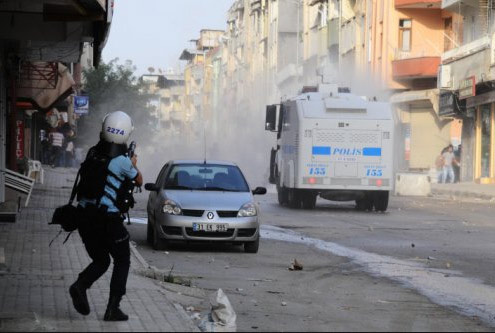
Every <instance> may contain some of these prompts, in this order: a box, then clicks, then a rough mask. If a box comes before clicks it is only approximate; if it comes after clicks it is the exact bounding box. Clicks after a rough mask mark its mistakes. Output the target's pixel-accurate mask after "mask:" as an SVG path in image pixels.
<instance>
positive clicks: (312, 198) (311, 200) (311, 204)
mask: <svg viewBox="0 0 495 333" xmlns="http://www.w3.org/2000/svg"><path fill="white" fill-rule="evenodd" d="M316 197H317V195H316V194H313V193H303V194H302V206H303V208H304V209H314V208H315V207H316Z"/></svg>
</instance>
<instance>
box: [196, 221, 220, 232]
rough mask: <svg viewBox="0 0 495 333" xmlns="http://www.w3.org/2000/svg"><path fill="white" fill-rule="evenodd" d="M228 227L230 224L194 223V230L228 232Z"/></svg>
mask: <svg viewBox="0 0 495 333" xmlns="http://www.w3.org/2000/svg"><path fill="white" fill-rule="evenodd" d="M228 228H229V225H228V224H218V223H193V231H205V232H226V231H227V229H228Z"/></svg>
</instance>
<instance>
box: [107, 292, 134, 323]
mask: <svg viewBox="0 0 495 333" xmlns="http://www.w3.org/2000/svg"><path fill="white" fill-rule="evenodd" d="M121 299H122V297H120V296H110V299H109V300H108V306H107V311H106V312H105V316H104V317H103V320H104V321H126V320H128V319H129V316H128V315H126V314H125V313H123V312H122V310H120V308H119V305H120V300H121Z"/></svg>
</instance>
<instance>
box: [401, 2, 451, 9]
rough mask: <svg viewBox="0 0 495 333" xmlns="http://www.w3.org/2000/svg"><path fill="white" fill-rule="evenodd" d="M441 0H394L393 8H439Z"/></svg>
mask: <svg viewBox="0 0 495 333" xmlns="http://www.w3.org/2000/svg"><path fill="white" fill-rule="evenodd" d="M440 7H442V0H395V8H426V9H430V8H440Z"/></svg>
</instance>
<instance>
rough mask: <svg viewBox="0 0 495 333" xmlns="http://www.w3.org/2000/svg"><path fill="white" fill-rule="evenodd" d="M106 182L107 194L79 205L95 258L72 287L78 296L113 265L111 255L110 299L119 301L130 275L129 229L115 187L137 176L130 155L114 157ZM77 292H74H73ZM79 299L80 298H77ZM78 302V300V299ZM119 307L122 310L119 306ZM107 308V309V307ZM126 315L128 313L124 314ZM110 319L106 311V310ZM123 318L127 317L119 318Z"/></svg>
mask: <svg viewBox="0 0 495 333" xmlns="http://www.w3.org/2000/svg"><path fill="white" fill-rule="evenodd" d="M108 171H109V173H108V176H107V182H108V183H110V185H108V184H107V185H106V186H105V188H104V192H105V194H104V196H103V197H102V198H101V199H100V200H99V201H100V202H99V204H98V203H97V201H96V200H88V199H85V198H81V199H80V200H79V205H78V209H79V211H80V216H81V221H80V222H79V234H80V236H81V239H82V241H83V243H84V245H85V247H86V250H87V252H88V254H89V256H90V258H91V259H92V262H91V264H89V266H88V267H86V269H85V270H84V271H82V272H81V273H80V274H79V278H78V280H77V281H76V283H75V284H74V285H75V286H76V287H74V288H73V290H70V291H71V296H72V297H73V299H74V297H79V298H77V300H79V301H80V299H81V294H77V293H78V292H79V293H81V292H84V297H86V295H85V290H86V289H89V288H90V287H91V286H92V285H93V283H94V282H95V281H96V280H98V279H99V278H100V277H101V276H102V275H103V274H105V272H106V271H107V270H108V267H109V266H110V257H112V258H113V260H114V268H113V273H112V279H111V282H110V301H109V307H110V303H111V302H112V300H114V301H116V302H117V308H118V303H119V302H120V299H121V298H122V296H123V295H125V293H126V284H127V277H128V274H129V267H130V248H129V233H128V232H127V229H126V228H125V226H124V223H123V222H124V218H123V216H122V214H121V213H120V211H119V209H118V208H117V207H116V205H115V203H116V200H117V193H116V191H115V189H116V188H117V189H118V188H120V186H121V185H122V184H123V181H124V179H125V178H128V179H131V180H134V179H135V178H136V177H137V176H138V171H137V170H136V168H135V167H134V166H133V165H132V162H131V160H130V158H129V157H127V156H124V155H120V156H117V157H115V158H113V159H112V160H111V161H110V163H109V165H108ZM74 294H75V295H74ZM76 302H77V301H76ZM75 305H76V303H75ZM78 305H79V308H77V307H76V309H78V311H79V312H80V313H82V314H89V305H88V306H86V305H84V306H82V311H81V304H78ZM119 311H120V310H119ZM107 312H108V310H107ZM124 316H125V315H124ZM105 320H107V314H105ZM120 320H126V318H124V319H120Z"/></svg>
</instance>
